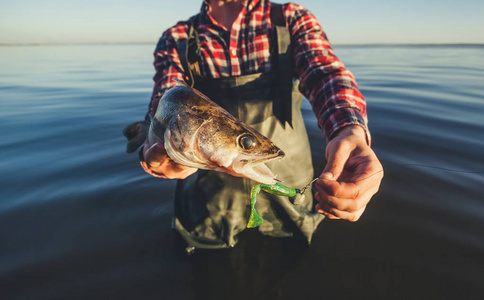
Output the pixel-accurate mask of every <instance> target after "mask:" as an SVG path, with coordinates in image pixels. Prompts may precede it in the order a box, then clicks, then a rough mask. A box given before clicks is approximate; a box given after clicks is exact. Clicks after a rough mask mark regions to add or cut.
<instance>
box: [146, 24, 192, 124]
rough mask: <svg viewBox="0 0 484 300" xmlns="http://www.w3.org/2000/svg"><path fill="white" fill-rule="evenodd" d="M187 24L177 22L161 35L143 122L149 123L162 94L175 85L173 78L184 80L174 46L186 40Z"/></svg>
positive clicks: (155, 54) (156, 50)
mask: <svg viewBox="0 0 484 300" xmlns="http://www.w3.org/2000/svg"><path fill="white" fill-rule="evenodd" d="M188 29H189V27H188V23H187V22H179V23H178V24H177V25H175V26H174V27H171V28H170V29H168V30H167V31H165V32H164V33H163V35H162V36H161V38H160V40H159V41H158V44H157V45H156V49H155V53H154V56H155V61H154V63H153V65H154V67H155V69H156V74H155V76H154V77H153V80H154V82H155V86H154V88H153V94H152V96H151V101H150V104H149V109H148V113H147V114H146V117H145V120H146V121H150V120H151V118H152V117H153V116H154V114H155V113H156V109H157V108H158V103H159V102H160V98H161V96H162V95H163V93H164V92H165V91H166V90H167V89H169V88H171V87H174V86H175V85H176V82H175V81H174V80H173V78H176V79H179V80H185V74H184V70H183V67H182V64H181V62H180V57H179V56H178V51H177V47H176V44H177V42H178V41H181V40H183V39H185V40H186V39H187V37H188V34H187V32H188Z"/></svg>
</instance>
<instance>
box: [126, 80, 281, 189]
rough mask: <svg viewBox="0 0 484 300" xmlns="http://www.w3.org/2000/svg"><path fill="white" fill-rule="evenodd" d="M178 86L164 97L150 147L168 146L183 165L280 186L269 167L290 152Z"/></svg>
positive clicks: (200, 95) (151, 129) (193, 91)
mask: <svg viewBox="0 0 484 300" xmlns="http://www.w3.org/2000/svg"><path fill="white" fill-rule="evenodd" d="M176 81H177V85H176V86H174V87H172V88H170V89H168V90H167V91H166V92H165V93H164V94H163V96H162V98H161V99H160V102H159V105H158V108H157V111H156V113H155V114H154V116H153V117H152V119H151V124H150V126H149V130H148V133H147V138H148V141H149V144H150V145H153V144H155V143H163V145H164V146H165V149H166V152H167V154H168V156H169V157H170V158H171V159H172V160H173V161H175V162H176V163H178V164H180V165H183V166H187V167H192V168H198V169H205V170H214V171H219V172H225V173H228V174H231V175H234V176H237V177H245V178H249V179H251V180H254V181H256V182H260V183H264V184H275V183H276V182H278V181H279V180H278V179H276V176H275V175H274V174H273V173H272V171H271V170H270V169H269V167H267V165H266V163H267V162H269V161H271V160H274V159H277V158H279V159H282V158H283V157H284V156H285V154H284V151H282V150H281V149H280V148H279V147H277V146H276V145H275V144H274V143H273V142H272V141H271V140H270V139H268V138H267V137H265V136H264V135H262V134H261V133H259V132H258V131H257V130H255V129H253V128H252V127H250V126H249V125H247V124H245V123H244V122H242V121H240V120H238V119H237V118H235V117H234V116H233V115H231V114H230V113H229V112H227V111H226V110H225V109H223V108H222V107H221V106H220V105H218V104H217V103H215V102H213V101H212V100H210V99H209V98H208V97H207V96H206V95H204V94H203V93H201V92H200V91H198V90H197V89H194V88H192V87H190V86H188V85H187V84H186V83H185V82H183V81H179V80H176ZM138 126H140V128H141V127H146V124H144V125H138ZM125 131H126V130H125ZM125 135H126V136H127V137H128V135H127V134H126V133H125ZM145 136H146V135H145ZM128 139H129V138H128ZM128 148H129V142H128ZM131 148H133V147H132V146H131ZM128 151H129V150H128Z"/></svg>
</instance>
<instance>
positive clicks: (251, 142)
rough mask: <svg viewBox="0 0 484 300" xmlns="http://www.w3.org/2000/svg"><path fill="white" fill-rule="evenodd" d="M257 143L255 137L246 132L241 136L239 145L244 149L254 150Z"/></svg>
mask: <svg viewBox="0 0 484 300" xmlns="http://www.w3.org/2000/svg"><path fill="white" fill-rule="evenodd" d="M255 145H256V142H255V138H254V137H253V136H251V135H248V134H245V135H243V136H241V137H240V138H239V146H240V147H241V148H242V149H244V150H252V149H254V147H255Z"/></svg>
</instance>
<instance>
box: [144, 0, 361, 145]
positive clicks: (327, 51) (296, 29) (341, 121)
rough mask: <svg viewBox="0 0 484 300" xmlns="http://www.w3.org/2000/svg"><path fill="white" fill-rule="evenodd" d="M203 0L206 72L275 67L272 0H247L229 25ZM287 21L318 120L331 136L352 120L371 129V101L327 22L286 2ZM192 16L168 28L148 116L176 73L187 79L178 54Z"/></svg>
mask: <svg viewBox="0 0 484 300" xmlns="http://www.w3.org/2000/svg"><path fill="white" fill-rule="evenodd" d="M209 11H210V6H209V4H208V1H207V0H205V1H204V2H203V4H202V9H201V13H200V19H199V21H198V24H199V25H198V27H197V31H198V34H199V42H200V48H201V49H200V50H201V54H202V56H203V61H202V63H201V65H200V68H201V74H202V77H205V78H220V77H230V76H238V75H249V74H254V73H260V72H269V71H270V70H271V68H272V66H271V60H270V44H271V42H272V41H271V34H270V31H271V27H272V26H271V19H270V4H269V0H245V1H243V8H242V11H241V12H240V14H239V16H238V18H237V19H236V20H235V22H234V23H233V25H232V29H231V30H230V32H229V31H227V29H226V28H225V27H224V26H223V25H221V24H220V23H218V22H217V21H216V20H215V19H213V18H212V16H211V15H210V13H209ZM283 13H284V17H285V19H286V24H287V26H288V28H289V31H290V33H291V45H292V51H293V59H294V62H295V68H296V70H295V72H296V73H297V74H298V76H299V79H300V84H299V90H300V91H301V93H302V94H303V95H304V96H305V97H306V98H307V99H309V101H310V103H311V105H312V107H313V110H314V113H315V114H316V117H317V118H318V126H319V127H320V128H321V129H322V130H323V132H324V134H325V136H326V138H327V139H328V140H329V139H331V138H332V137H333V135H334V133H335V132H336V131H337V130H338V129H341V128H343V127H344V126H348V125H351V124H357V125H360V126H362V127H363V128H364V129H365V131H366V132H367V138H368V141H370V136H369V131H368V129H367V116H366V102H365V99H364V98H363V96H362V95H361V93H360V92H359V90H358V88H357V86H356V82H355V79H354V77H353V75H352V74H351V72H350V71H348V70H346V69H345V66H344V65H343V63H341V62H340V61H339V60H338V58H337V57H336V56H335V54H334V52H333V49H332V48H331V45H330V44H329V42H328V40H327V38H326V35H325V33H324V32H323V30H322V29H321V25H320V24H319V23H318V21H317V20H316V18H315V17H314V16H313V15H312V14H311V13H310V12H309V11H308V10H306V9H305V8H304V7H302V6H300V5H297V4H293V3H288V4H285V5H283ZM188 30H189V23H188V21H183V22H179V23H178V24H176V25H175V26H173V27H171V28H170V29H168V30H167V31H165V32H164V33H163V36H162V37H161V38H160V41H159V42H158V45H157V47H156V51H155V54H154V55H155V62H154V66H155V69H156V75H155V76H154V81H155V87H154V89H153V96H152V99H151V103H150V106H149V112H148V114H147V116H146V118H147V120H149V119H150V118H151V117H152V116H153V115H154V113H155V112H156V108H157V107H158V103H159V101H160V98H161V95H162V94H163V92H164V91H165V90H166V89H168V88H171V87H173V86H175V81H174V80H173V78H177V79H180V80H184V79H185V77H186V76H185V73H184V70H183V67H182V64H181V62H180V58H179V56H178V52H177V48H176V43H177V41H180V40H183V39H187V36H188Z"/></svg>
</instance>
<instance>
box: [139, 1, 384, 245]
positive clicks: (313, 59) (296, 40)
mask: <svg viewBox="0 0 484 300" xmlns="http://www.w3.org/2000/svg"><path fill="white" fill-rule="evenodd" d="M154 66H155V68H156V75H155V76H154V81H155V86H154V90H153V95H152V98H151V102H150V105H149V112H148V114H147V115H146V122H150V120H151V118H152V117H153V115H154V114H155V112H156V109H157V106H158V103H159V101H160V98H161V97H162V95H163V93H164V92H165V91H166V90H168V89H170V88H171V87H174V86H175V85H176V81H175V80H174V79H178V80H182V81H185V82H186V83H187V84H189V85H190V86H193V87H194V88H196V89H198V90H200V91H201V92H203V93H204V94H205V95H207V96H208V97H209V98H210V99H212V100H213V101H215V102H216V103H218V104H219V105H221V106H222V107H223V108H225V109H226V110H227V111H228V112H230V113H231V114H232V115H234V116H235V117H237V118H239V119H240V120H241V121H243V122H245V123H247V124H248V125H250V126H252V127H254V128H255V129H256V130H258V131H260V132H261V133H262V134H264V135H265V136H267V137H268V138H269V139H271V140H272V141H273V142H274V143H275V144H276V145H277V146H278V147H280V148H281V149H282V150H283V151H284V152H285V153H286V158H284V159H283V160H282V161H280V162H276V163H274V164H269V167H270V168H271V169H273V171H274V173H275V174H277V176H278V178H280V179H281V180H283V182H284V184H285V185H287V186H292V187H302V186H304V185H305V184H307V183H308V182H310V181H311V180H312V178H313V174H312V169H313V168H312V161H311V154H310V149H309V143H308V136H307V133H306V129H305V127H304V123H303V120H302V114H301V111H300V106H301V101H302V98H303V95H304V97H306V98H307V99H308V100H309V101H310V103H311V105H312V107H313V110H314V112H315V114H316V117H317V119H318V126H319V127H320V128H321V129H322V130H323V132H324V135H325V137H326V139H327V146H326V153H325V154H326V159H327V164H326V166H325V168H324V170H323V172H322V174H321V175H320V176H319V178H318V180H317V181H316V183H315V187H316V191H317V192H316V194H315V196H314V198H315V200H316V204H315V205H314V203H313V198H312V195H307V197H306V200H305V201H306V202H305V203H304V204H303V205H301V206H300V207H296V206H294V205H292V204H291V202H290V200H289V199H288V198H287V197H281V196H274V195H265V196H264V195H262V194H264V193H261V197H262V198H263V199H262V200H259V199H258V203H257V205H258V211H259V212H260V213H261V214H262V215H263V217H264V219H265V222H264V223H263V225H261V226H260V228H259V229H258V231H259V232H260V233H262V234H263V235H265V236H272V237H301V238H302V239H303V240H305V241H306V242H310V241H311V238H312V235H313V233H314V231H315V230H316V228H317V226H318V224H319V223H320V221H321V220H322V219H323V218H324V216H325V217H327V218H329V219H345V220H349V221H357V220H358V219H359V218H360V217H361V215H362V214H363V212H364V210H365V208H366V206H367V204H368V202H369V201H370V199H371V197H372V196H373V195H374V194H375V193H376V192H377V191H378V188H379V185H380V181H381V179H382V176H383V169H382V166H381V164H380V162H379V161H378V159H377V157H376V155H375V153H374V152H373V150H372V149H371V148H370V141H371V139H370V133H369V131H368V127H367V114H366V103H365V99H364V98H363V96H362V95H361V93H360V92H359V90H358V88H357V85H356V82H355V79H354V77H353V75H352V74H351V73H350V72H349V71H348V70H346V68H345V66H344V65H343V63H341V62H340V61H339V60H338V58H337V57H336V56H335V54H334V52H333V50H332V48H331V46H330V44H329V42H328V40H327V38H326V35H325V33H324V32H323V30H322V29H321V26H320V24H319V23H318V21H317V20H316V18H315V17H314V16H313V15H312V14H311V13H310V12H309V11H308V10H306V9H305V8H304V7H302V6H300V5H296V4H293V3H289V4H284V5H276V4H273V3H270V2H269V0H205V1H204V2H203V3H202V7H201V11H200V13H199V14H197V15H195V16H193V17H192V18H190V19H189V20H187V21H182V22H179V23H178V24H176V25H175V26H173V27H171V28H169V29H168V30H166V31H165V32H164V34H163V36H162V37H161V38H160V40H159V42H158V44H157V46H156V51H155V61H154ZM140 159H141V165H142V166H143V168H144V169H145V171H146V172H148V173H149V174H151V175H153V176H156V177H161V178H168V179H175V178H177V179H182V180H180V181H179V182H178V184H177V190H176V196H175V198H176V199H175V217H176V218H175V221H174V227H175V229H176V230H177V232H178V233H180V236H181V237H182V238H183V240H184V241H185V243H187V250H193V249H194V248H226V247H232V246H234V245H235V244H236V243H237V241H238V235H239V233H241V232H242V231H243V230H244V228H245V226H244V225H245V224H246V222H247V217H248V204H249V199H250V195H249V193H250V187H251V185H252V184H254V182H250V181H249V180H248V179H246V178H236V177H233V176H231V175H228V174H224V173H220V172H215V171H207V170H197V169H194V168H190V167H185V166H182V165H179V164H177V163H175V162H174V161H173V160H171V159H170V158H169V157H168V156H167V154H166V150H165V148H164V145H163V143H156V144H154V145H150V144H149V141H148V140H147V141H146V142H145V144H144V146H143V148H142V149H141V151H140ZM309 194H310V193H309ZM264 197H265V198H264ZM259 238H260V237H259Z"/></svg>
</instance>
